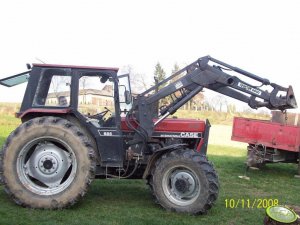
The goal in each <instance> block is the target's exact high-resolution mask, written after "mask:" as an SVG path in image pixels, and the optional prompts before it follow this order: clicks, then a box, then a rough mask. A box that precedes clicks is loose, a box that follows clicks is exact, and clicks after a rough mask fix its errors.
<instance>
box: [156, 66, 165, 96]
mask: <svg viewBox="0 0 300 225" xmlns="http://www.w3.org/2000/svg"><path fill="white" fill-rule="evenodd" d="M165 79H166V72H165V71H164V69H163V68H162V67H161V65H160V63H159V62H158V63H157V64H156V66H155V70H154V83H155V84H157V83H159V82H161V81H163V80H165ZM164 86H166V84H163V85H160V86H159V87H158V90H159V89H161V88H163V87H164ZM158 90H157V91H158Z"/></svg>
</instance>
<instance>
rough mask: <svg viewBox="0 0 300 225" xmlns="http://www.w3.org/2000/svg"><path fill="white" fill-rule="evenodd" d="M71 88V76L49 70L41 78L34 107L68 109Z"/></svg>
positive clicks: (64, 72)
mask: <svg viewBox="0 0 300 225" xmlns="http://www.w3.org/2000/svg"><path fill="white" fill-rule="evenodd" d="M70 88H71V76H69V75H66V71H64V70H51V69H49V70H48V71H46V72H45V73H43V74H42V76H41V79H40V82H39V85H38V87H37V91H36V93H35V97H34V102H33V106H53V107H68V106H69V105H70Z"/></svg>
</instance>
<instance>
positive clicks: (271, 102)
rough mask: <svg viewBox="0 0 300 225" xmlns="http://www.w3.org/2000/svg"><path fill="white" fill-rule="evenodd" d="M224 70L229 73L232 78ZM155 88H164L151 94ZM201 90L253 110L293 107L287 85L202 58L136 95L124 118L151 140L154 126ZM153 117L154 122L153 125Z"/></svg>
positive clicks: (289, 88) (292, 98) (291, 92)
mask: <svg viewBox="0 0 300 225" xmlns="http://www.w3.org/2000/svg"><path fill="white" fill-rule="evenodd" d="M224 71H231V73H234V75H230V74H229V73H226V72H224ZM240 75H242V76H246V77H248V79H250V81H251V80H252V81H255V82H256V83H259V84H258V85H257V84H256V85H253V84H250V83H248V82H245V81H243V80H241V78H240ZM238 76H239V77H238ZM176 78H177V80H176ZM159 86H164V87H163V88H161V89H160V90H159V91H158V92H156V93H154V90H156V89H158V87H159ZM203 88H207V89H210V90H213V91H216V92H219V93H221V94H223V95H226V96H229V97H232V98H234V99H237V100H240V101H242V102H245V103H247V104H248V105H249V106H250V107H251V108H254V109H257V108H260V107H267V108H269V109H278V110H281V111H283V110H286V109H290V108H296V107H297V103H296V99H295V97H294V93H293V88H292V87H291V86H289V87H288V88H285V87H282V86H280V85H277V84H275V83H271V82H270V81H269V80H268V79H264V78H261V77H259V76H257V75H255V74H252V73H249V72H247V71H245V70H242V69H239V68H237V67H233V66H231V65H228V64H226V63H224V62H221V61H219V60H217V59H214V58H212V57H210V56H205V57H202V58H199V59H198V60H197V61H195V62H193V63H191V64H190V65H188V66H186V67H185V68H183V69H181V70H180V71H178V72H176V73H175V74H173V75H172V76H170V77H168V78H167V79H165V80H163V81H161V82H159V83H158V84H157V85H155V86H153V87H152V88H150V89H148V90H146V91H145V92H143V93H141V94H140V95H138V96H137V98H136V99H135V101H134V104H133V108H132V110H131V111H130V112H129V113H128V114H129V115H128V117H130V116H132V115H133V116H134V118H135V119H136V120H137V121H138V123H139V125H140V127H139V132H142V133H143V134H142V135H140V136H144V137H145V138H146V139H147V137H151V134H152V132H153V129H154V127H155V125H157V124H158V123H160V122H161V121H162V120H163V119H165V118H166V117H167V116H169V115H172V114H173V113H175V112H176V111H177V110H178V109H179V108H180V107H181V106H182V105H184V104H185V103H186V102H188V101H189V100H190V99H192V98H193V97H194V96H195V95H196V94H198V93H199V92H200V91H202V89H203ZM265 88H269V89H268V90H266V89H265ZM270 89H271V90H270ZM167 96H169V99H171V101H170V103H169V104H167V105H165V106H164V107H163V108H161V109H160V110H159V112H158V114H157V113H156V112H153V109H154V108H155V107H154V106H155V104H157V103H158V101H159V100H160V99H163V98H165V97H167ZM155 117H157V118H158V120H156V122H155V123H154V122H153V119H154V118H155Z"/></svg>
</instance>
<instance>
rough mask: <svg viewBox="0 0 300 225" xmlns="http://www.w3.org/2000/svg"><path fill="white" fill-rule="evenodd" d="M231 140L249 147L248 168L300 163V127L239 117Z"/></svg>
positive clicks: (236, 119) (234, 122) (235, 119)
mask: <svg viewBox="0 0 300 225" xmlns="http://www.w3.org/2000/svg"><path fill="white" fill-rule="evenodd" d="M231 139H232V140H234V141H240V142H245V143H248V144H249V146H248V160H247V164H248V166H256V167H259V166H261V165H263V164H265V163H271V162H289V163H298V164H299V161H300V160H299V159H300V127H299V126H291V125H285V124H281V123H277V122H271V121H267V120H255V119H247V118H241V117H235V118H234V121H233V128H232V136H231ZM299 173H300V165H299Z"/></svg>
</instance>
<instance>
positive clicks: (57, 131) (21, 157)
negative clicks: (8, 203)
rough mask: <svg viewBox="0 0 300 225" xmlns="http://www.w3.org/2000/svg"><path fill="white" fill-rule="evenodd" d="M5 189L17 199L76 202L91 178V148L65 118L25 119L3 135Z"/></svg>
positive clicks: (49, 204)
mask: <svg viewBox="0 0 300 225" xmlns="http://www.w3.org/2000/svg"><path fill="white" fill-rule="evenodd" d="M0 162H1V164H0V166H1V168H0V175H1V180H2V182H3V183H4V185H5V190H6V192H7V193H8V194H9V195H10V196H11V197H12V199H13V200H14V201H15V202H16V203H17V204H19V205H22V206H26V207H31V208H43V209H57V208H63V207H66V206H70V205H73V204H75V203H76V202H77V201H78V200H79V199H80V198H81V197H83V196H84V195H85V193H86V192H87V188H88V186H89V185H90V183H91V181H92V180H93V178H94V174H95V160H94V150H93V149H92V147H91V144H90V141H89V139H88V138H87V136H86V135H85V134H84V133H83V132H82V131H81V130H80V129H79V128H78V127H76V126H75V125H74V124H72V123H70V122H69V121H68V120H65V119H62V118H58V117H40V118H35V119H32V120H29V121H27V122H26V123H23V124H22V125H20V126H19V127H18V128H17V129H16V130H15V131H13V132H12V133H11V134H10V135H9V137H8V138H7V140H6V143H5V144H4V147H3V152H2V154H1V159H0Z"/></svg>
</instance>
